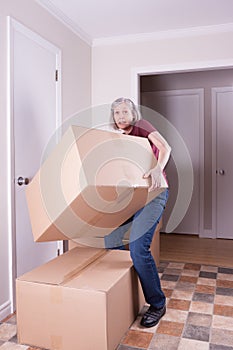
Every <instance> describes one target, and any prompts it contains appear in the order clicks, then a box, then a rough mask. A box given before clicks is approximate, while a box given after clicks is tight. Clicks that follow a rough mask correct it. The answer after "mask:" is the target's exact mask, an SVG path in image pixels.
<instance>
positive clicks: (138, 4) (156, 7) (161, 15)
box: [36, 0, 233, 43]
mask: <svg viewBox="0 0 233 350" xmlns="http://www.w3.org/2000/svg"><path fill="white" fill-rule="evenodd" d="M36 1H37V2H38V3H40V4H41V5H42V6H43V7H45V8H46V9H48V10H49V11H50V12H51V13H53V14H54V15H55V16H56V17H57V18H59V19H60V20H61V21H62V22H64V23H65V24H66V25H68V26H69V27H70V28H71V29H72V30H73V31H75V32H76V33H77V34H79V35H80V36H81V37H83V39H84V40H86V41H87V42H89V43H93V41H95V40H98V39H103V38H112V37H115V38H116V37H123V36H129V35H139V34H140V35H141V34H148V33H158V32H164V31H176V30H182V29H191V28H192V29H193V28H196V27H205V26H207V27H208V26H219V25H220V26H221V27H222V26H223V25H225V26H226V25H229V24H231V25H232V24H233V0H114V1H113V0H36Z"/></svg>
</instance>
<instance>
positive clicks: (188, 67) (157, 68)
mask: <svg viewBox="0 0 233 350" xmlns="http://www.w3.org/2000/svg"><path fill="white" fill-rule="evenodd" d="M221 68H226V69H227V68H229V69H230V68H233V60H232V59H222V60H212V61H197V62H183V63H177V64H166V65H154V66H144V67H132V68H131V97H132V99H133V100H135V102H136V103H137V104H140V76H143V75H159V74H168V73H186V72H195V71H197V72H198V71H205V70H214V69H221ZM200 181H202V183H200V186H201V188H203V189H204V176H203V178H202V179H200ZM214 200H215V201H216V198H212V203H213V205H212V208H214V207H216V203H214ZM201 206H202V207H203V203H202V204H201ZM213 216H214V215H212V217H213ZM212 220H214V219H212ZM201 221H202V222H203V220H201ZM199 237H201V238H216V229H215V227H214V226H212V229H211V230H210V229H205V228H204V227H202V228H201V229H200V233H199Z"/></svg>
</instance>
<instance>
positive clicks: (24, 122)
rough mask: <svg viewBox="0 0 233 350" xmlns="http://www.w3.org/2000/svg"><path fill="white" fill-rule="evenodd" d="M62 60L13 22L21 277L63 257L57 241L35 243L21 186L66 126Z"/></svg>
mask: <svg viewBox="0 0 233 350" xmlns="http://www.w3.org/2000/svg"><path fill="white" fill-rule="evenodd" d="M58 59H59V50H58V49H56V48H55V47H54V46H52V45H51V44H50V43H48V42H47V41H45V40H44V39H42V38H41V37H39V36H38V35H36V34H35V33H33V32H31V31H29V30H28V29H26V28H25V27H24V26H21V25H19V24H18V23H17V22H15V21H12V22H11V72H12V75H11V84H12V88H11V91H12V96H11V105H12V119H13V120H12V123H13V133H14V136H13V139H14V147H13V150H14V152H13V153H14V159H15V162H14V173H15V174H14V183H15V185H14V190H15V196H14V198H15V253H16V276H20V275H21V274H23V273H25V272H27V271H29V270H31V269H33V268H35V267H36V266H38V265H41V264H43V263H44V262H47V261H48V260H50V259H51V258H53V257H55V256H56V255H57V246H58V244H57V242H49V243H35V242H34V241H33V236H32V231H31V225H30V221H29V214H28V208H27V203H26V197H25V185H21V186H20V185H19V184H18V181H19V180H18V178H19V177H22V178H23V179H25V178H28V179H29V180H30V179H32V177H33V176H34V175H35V173H36V172H37V170H38V169H39V168H40V163H41V160H42V158H43V152H44V149H45V147H46V145H47V143H48V142H49V140H50V138H51V136H52V134H53V133H54V131H55V130H56V128H57V126H58V122H60V121H59V110H58V109H59V108H58V107H57V106H59V100H58V96H59V93H58V82H56V79H55V72H56V70H57V69H58V65H57V64H58ZM19 182H20V181H19ZM38 220H39V218H38Z"/></svg>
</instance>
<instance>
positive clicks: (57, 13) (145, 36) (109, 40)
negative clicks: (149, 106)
mask: <svg viewBox="0 0 233 350" xmlns="http://www.w3.org/2000/svg"><path fill="white" fill-rule="evenodd" d="M35 1H36V2H37V3H38V4H39V5H41V6H42V7H43V8H45V9H46V10H47V11H48V12H49V13H50V14H51V15H53V16H54V17H56V18H57V19H58V20H59V21H60V22H62V23H63V24H64V25H65V26H66V27H68V28H69V29H70V30H71V31H72V32H73V33H74V34H76V35H78V36H79V37H80V39H82V40H83V41H85V42H86V43H87V44H88V45H89V46H92V47H96V46H110V45H121V44H130V43H137V42H146V41H154V40H163V39H173V38H182V37H193V36H200V35H209V34H216V33H224V32H232V31H233V23H226V24H218V25H210V26H201V27H190V28H183V29H175V30H164V31H157V32H152V33H139V34H130V35H121V36H112V37H102V38H96V39H92V38H91V37H90V35H88V34H87V33H86V32H85V31H83V30H82V29H81V28H80V27H79V26H78V25H77V24H76V23H75V22H74V21H72V20H71V19H70V18H69V17H67V16H66V15H65V14H64V13H63V12H62V11H61V10H59V9H58V8H57V7H56V6H54V5H53V4H52V2H51V1H50V0H35Z"/></svg>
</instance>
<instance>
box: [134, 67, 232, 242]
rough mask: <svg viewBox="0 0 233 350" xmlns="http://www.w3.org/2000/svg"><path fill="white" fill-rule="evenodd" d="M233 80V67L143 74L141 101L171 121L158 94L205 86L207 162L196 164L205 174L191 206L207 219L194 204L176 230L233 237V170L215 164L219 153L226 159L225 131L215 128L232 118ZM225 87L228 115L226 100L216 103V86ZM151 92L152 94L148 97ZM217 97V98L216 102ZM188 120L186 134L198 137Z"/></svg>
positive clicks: (229, 141)
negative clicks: (231, 209)
mask: <svg viewBox="0 0 233 350" xmlns="http://www.w3.org/2000/svg"><path fill="white" fill-rule="evenodd" d="M232 81H233V70H232V69H231V68H228V69H225V68H224V69H209V70H203V71H188V72H187V71H186V72H178V73H174V72H171V73H170V72H169V73H162V74H141V75H140V83H139V84H140V104H142V105H146V106H148V107H150V108H153V109H155V110H157V111H158V112H160V113H162V114H163V115H166V114H167V117H168V119H169V120H170V121H171V122H172V120H171V115H169V113H168V112H167V111H166V108H168V104H164V102H163V101H162V99H164V97H162V98H158V95H160V96H163V95H164V94H174V93H178V91H179V90H181V89H182V90H187V91H188V90H189V89H203V92H204V106H203V116H204V120H203V137H204V139H203V156H204V162H203V165H202V164H201V163H199V164H196V165H195V166H194V171H197V172H199V175H198V177H197V178H199V179H201V172H202V171H203V178H202V179H201V180H200V184H198V183H197V182H196V186H197V187H198V192H199V193H200V198H199V199H198V200H196V199H195V194H196V191H195V192H194V196H193V198H192V201H191V203H190V207H189V209H190V208H192V206H193V205H194V206H195V207H196V210H198V208H201V212H200V215H201V216H203V221H202V220H199V223H198V222H197V220H198V217H197V215H196V217H195V215H192V214H193V213H194V214H195V210H194V211H193V208H192V210H191V216H190V217H191V218H192V220H191V221H190V220H187V219H190V217H189V218H188V216H186V217H184V221H183V222H181V223H180V225H179V226H178V227H177V229H176V230H174V232H176V233H192V234H196V235H199V236H200V237H211V238H230V239H233V234H232V230H231V226H232V218H231V215H230V213H229V211H228V210H227V207H229V205H230V206H232V202H231V203H229V200H228V201H227V202H226V201H224V198H226V196H227V198H233V194H232V193H231V194H230V195H228V194H229V189H228V188H227V186H226V181H229V180H230V178H229V176H230V174H231V173H232V172H231V170H228V171H227V174H226V173H224V175H221V176H220V175H219V172H218V173H216V170H217V169H216V165H217V163H218V161H217V160H216V164H214V159H215V158H214V157H215V156H216V157H217V158H218V159H220V158H221V159H223V157H222V155H221V156H220V153H221V151H220V149H219V147H220V145H222V141H221V139H223V132H222V133H221V136H220V132H217V133H216V132H215V133H214V130H215V131H216V130H218V128H217V127H216V123H217V120H218V121H219V120H223V119H224V118H228V119H229V115H232V114H233V106H232V102H231V101H232V91H231V92H230V90H232V87H231V86H232ZM222 87H224V89H228V90H227V92H226V93H225V95H224V96H223V94H218V100H219V99H220V96H221V97H222V99H221V101H222V103H224V102H223V101H225V99H226V98H227V110H228V117H225V115H226V113H225V112H226V111H224V108H223V104H222V109H221V110H220V109H219V102H218V104H216V96H215V99H214V94H216V89H223V88H222ZM149 95H151V96H150V98H149V101H148V96H149ZM213 101H215V105H214V102H213ZM219 101H220V100H219ZM217 105H218V109H217V111H216V106H217ZM173 107H174V111H175V110H176V105H175V104H174V105H173V106H172V105H171V106H170V107H169V108H170V111H172V109H173ZM187 111H188V113H187V115H190V114H192V113H193V108H192V109H191V110H188V109H187ZM216 113H217V114H216ZM216 116H218V117H216ZM175 118H176V116H175V114H174V125H175V127H177V125H178V124H179V122H178V123H177V121H175ZM228 119H227V120H228ZM188 120H189V119H188V118H187V123H186V127H187V132H186V137H187V138H188V139H190V137H191V138H193V139H195V138H196V131H197V129H195V130H194V131H193V135H192V132H191V134H190V135H189V136H188V128H189V127H190V130H191V124H190V125H189V124H188V123H189V122H188ZM182 124H183V121H182ZM223 125H230V126H231V123H230V124H229V121H228V122H227V124H226V123H225V122H223ZM196 127H197V126H196ZM178 128H179V126H178ZM182 128H183V127H182ZM228 130H229V128H228ZM178 131H179V129H178ZM191 131H192V130H191ZM199 131H200V130H199ZM224 135H225V137H227V133H225V132H224ZM165 136H166V135H165ZM227 138H228V141H227V143H228V145H229V146H230V147H231V148H229V149H232V148H233V144H232V138H231V137H227ZM184 139H185V135H184ZM215 145H216V147H217V148H216V149H215ZM188 147H189V146H188ZM197 151H198V150H197ZM224 154H225V159H226V160H225V162H227V159H229V158H228V156H227V155H226V152H225V153H224ZM191 157H192V152H191ZM192 160H193V164H194V163H196V159H192ZM228 163H229V162H228ZM225 166H226V164H225V165H223V164H221V169H222V170H224V167H225ZM221 169H220V170H221ZM169 171H170V170H169V169H168V179H169ZM171 176H172V181H173V177H174V176H173V173H171ZM221 183H224V184H225V185H221ZM220 188H221V189H220ZM219 189H220V190H219ZM170 190H172V189H170ZM216 191H217V192H216ZM224 191H226V192H227V193H225V194H224ZM202 192H203V193H202ZM202 194H203V196H202ZM172 200H173V199H172ZM230 201H231V199H230ZM226 203H227V204H226ZM167 214H168V216H169V212H167ZM189 214H190V213H189V210H188V211H187V215H189ZM200 218H201V217H200ZM216 218H217V222H216V223H215V219H216ZM165 219H166V218H165ZM189 223H190V224H189ZM195 223H196V224H195ZM223 223H224V224H223ZM187 225H188V226H187ZM191 226H193V227H191ZM198 226H199V229H198ZM220 227H221V229H220ZM185 231H187V232H185Z"/></svg>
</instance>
